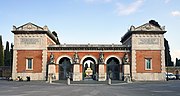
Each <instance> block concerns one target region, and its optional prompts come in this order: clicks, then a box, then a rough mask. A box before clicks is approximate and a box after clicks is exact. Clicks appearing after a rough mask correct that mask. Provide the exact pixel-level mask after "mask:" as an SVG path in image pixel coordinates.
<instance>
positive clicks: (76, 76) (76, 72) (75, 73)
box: [73, 63, 80, 81]
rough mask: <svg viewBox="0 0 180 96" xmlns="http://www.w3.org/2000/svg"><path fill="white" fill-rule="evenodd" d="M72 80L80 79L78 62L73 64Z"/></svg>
mask: <svg viewBox="0 0 180 96" xmlns="http://www.w3.org/2000/svg"><path fill="white" fill-rule="evenodd" d="M73 81H80V64H77V63H76V64H74V67H73Z"/></svg>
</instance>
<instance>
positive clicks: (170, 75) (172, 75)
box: [166, 73, 176, 80]
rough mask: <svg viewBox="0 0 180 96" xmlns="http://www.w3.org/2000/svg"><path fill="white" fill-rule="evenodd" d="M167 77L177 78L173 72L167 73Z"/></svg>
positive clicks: (170, 78)
mask: <svg viewBox="0 0 180 96" xmlns="http://www.w3.org/2000/svg"><path fill="white" fill-rule="evenodd" d="M166 78H168V79H169V80H175V79H176V76H175V75H174V74H173V73H166Z"/></svg>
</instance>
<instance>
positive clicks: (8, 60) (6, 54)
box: [4, 41, 11, 66]
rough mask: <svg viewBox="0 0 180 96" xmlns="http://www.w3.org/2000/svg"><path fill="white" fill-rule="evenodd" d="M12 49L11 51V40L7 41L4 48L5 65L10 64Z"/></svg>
mask: <svg viewBox="0 0 180 96" xmlns="http://www.w3.org/2000/svg"><path fill="white" fill-rule="evenodd" d="M10 58H11V56H10V51H9V42H8V41H6V49H5V50H4V65H5V66H10Z"/></svg>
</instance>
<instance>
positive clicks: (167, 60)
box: [164, 38, 174, 66]
mask: <svg viewBox="0 0 180 96" xmlns="http://www.w3.org/2000/svg"><path fill="white" fill-rule="evenodd" d="M164 47H165V65H166V66H173V65H174V64H173V62H172V60H171V55H170V51H169V49H170V48H169V44H168V41H167V40H166V39H165V38H164Z"/></svg>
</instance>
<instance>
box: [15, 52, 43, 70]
mask: <svg viewBox="0 0 180 96" xmlns="http://www.w3.org/2000/svg"><path fill="white" fill-rule="evenodd" d="M17 53H18V54H17V64H18V65H17V72H18V73H22V72H26V73H41V72H42V50H18V51H17ZM27 58H33V70H27V69H26V59H27Z"/></svg>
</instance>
